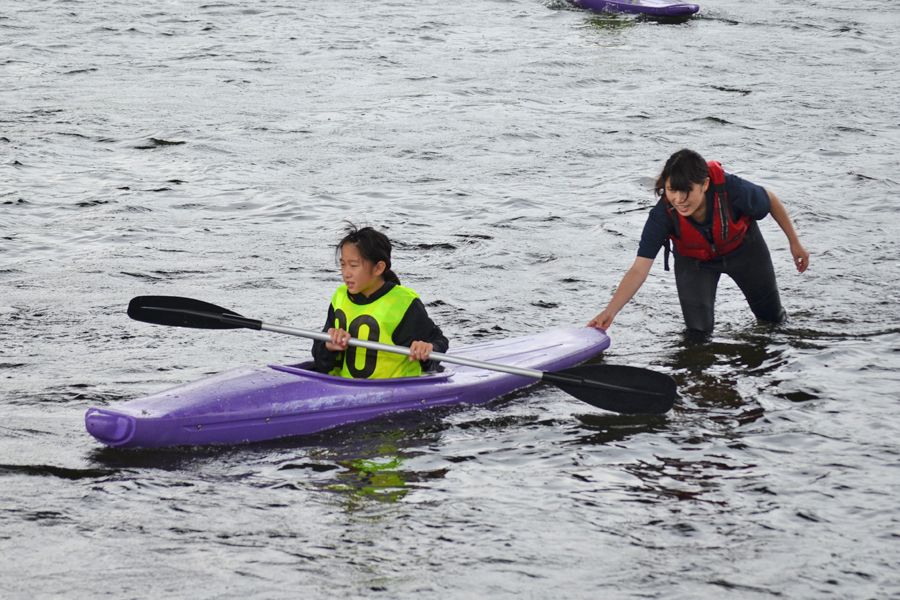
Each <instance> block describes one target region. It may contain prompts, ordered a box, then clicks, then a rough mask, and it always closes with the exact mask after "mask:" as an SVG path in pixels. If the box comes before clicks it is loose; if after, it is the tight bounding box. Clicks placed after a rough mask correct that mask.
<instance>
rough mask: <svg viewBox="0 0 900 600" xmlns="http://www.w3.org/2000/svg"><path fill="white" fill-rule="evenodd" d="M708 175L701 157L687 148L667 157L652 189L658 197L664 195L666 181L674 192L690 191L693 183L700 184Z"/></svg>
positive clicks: (707, 169)
mask: <svg viewBox="0 0 900 600" xmlns="http://www.w3.org/2000/svg"><path fill="white" fill-rule="evenodd" d="M707 177H709V167H707V166H706V161H705V160H703V157H702V156H700V155H699V154H697V153H696V152H694V151H693V150H688V149H687V148H685V149H683V150H679V151H678V152H676V153H675V154H673V155H672V156H670V157H669V160H667V161H666V166H665V167H663V171H662V173H660V175H659V178H658V179H657V180H656V188H655V189H654V191H655V192H656V195H657V196H659V198H660V199H662V198H665V197H666V181H668V182H669V187H671V188H672V189H673V190H675V191H676V192H690V191H691V190H692V189H693V187H694V184H695V183H700V184H702V183H703V182H704V181H706V178H707Z"/></svg>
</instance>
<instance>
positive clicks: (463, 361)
mask: <svg viewBox="0 0 900 600" xmlns="http://www.w3.org/2000/svg"><path fill="white" fill-rule="evenodd" d="M260 329H262V330H263V331H271V332H273V333H283V334H285V335H295V336H297V337H303V338H309V339H311V340H318V341H320V342H330V341H332V340H331V336H330V335H328V334H327V333H325V332H323V331H309V330H307V329H297V328H295V327H283V326H281V325H267V324H265V323H263V324H261V325H260ZM347 344H348V345H350V346H356V347H358V348H366V349H367V350H378V351H379V352H391V353H393V354H403V355H404V356H409V355H410V351H409V348H407V347H406V346H392V345H390V344H382V343H381V342H370V341H368V340H361V339H358V338H354V337H352V338H350V341H349V342H347ZM429 360H438V361H440V362H447V363H453V364H456V365H463V366H466V367H475V368H478V369H488V370H490V371H500V372H501V373H509V374H510V375H521V376H522V377H530V378H531V379H537V380H541V379H543V378H544V372H543V371H538V370H536V369H523V368H519V367H511V366H509V365H502V364H500V363H491V362H485V361H482V360H474V359H471V358H463V357H461V356H450V355H449V354H442V353H440V352H432V353H431V356H429Z"/></svg>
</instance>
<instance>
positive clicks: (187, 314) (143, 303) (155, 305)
mask: <svg viewBox="0 0 900 600" xmlns="http://www.w3.org/2000/svg"><path fill="white" fill-rule="evenodd" d="M128 316H129V317H131V318H132V319H134V320H135V321H144V322H145V323H155V324H156V325H171V326H173V327H194V328H197V329H239V328H242V327H246V328H249V329H259V327H260V325H261V324H262V322H261V321H257V320H255V319H248V318H246V317H242V316H241V315H239V314H237V313H236V312H233V311H230V310H228V309H226V308H222V307H220V306H216V305H215V304H210V303H209V302H203V301H201V300H194V299H192V298H179V297H178V296H138V297H137V298H133V299H132V300H131V302H130V303H129V304H128Z"/></svg>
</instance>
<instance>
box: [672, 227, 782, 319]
mask: <svg viewBox="0 0 900 600" xmlns="http://www.w3.org/2000/svg"><path fill="white" fill-rule="evenodd" d="M673 254H674V255H675V284H676V286H677V287H678V299H679V300H680V301H681V311H682V312H683V313H684V322H685V325H687V327H688V329H693V330H696V331H702V332H705V333H711V332H712V330H713V325H715V314H714V306H715V303H716V287H717V286H718V284H719V277H720V276H721V275H722V273H725V274H726V275H728V276H729V277H731V279H733V280H734V282H735V283H736V284H737V285H738V287H739V288H741V291H742V292H744V297H745V298H747V302H748V303H749V304H750V309H751V310H752V311H753V314H754V315H756V318H757V319H761V320H763V321H771V322H773V323H780V322H781V321H783V320H784V319H785V318H786V317H787V315H786V314H785V312H784V308H782V306H781V297H780V296H779V295H778V286H777V285H776V284H775V269H774V268H773V267H772V257H771V255H770V254H769V247H768V246H766V241H765V240H764V239H763V237H762V233H761V232H760V231H759V225H758V224H757V223H756V221H753V220H751V221H750V227H749V229H748V230H747V233H746V234H745V235H744V241H743V242H742V243H741V245H740V246H738V248H737V250H735V251H733V252H731V253H729V254H726V255H725V256H723V257H721V258H717V259H714V260H710V261H706V262H701V261H700V260H699V259H696V258H686V257H684V256H681V255H680V254H678V251H677V250H676V251H675V252H673Z"/></svg>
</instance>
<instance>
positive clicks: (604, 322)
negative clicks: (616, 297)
mask: <svg viewBox="0 0 900 600" xmlns="http://www.w3.org/2000/svg"><path fill="white" fill-rule="evenodd" d="M615 318H616V313H614V312H613V311H611V310H609V309H608V308H607V309H606V310H604V311H603V312H602V313H600V314H599V315H597V316H596V317H594V318H593V319H591V322H590V323H588V324H587V326H588V327H596V328H597V329H607V328H609V326H610V325H612V322H613V319H615Z"/></svg>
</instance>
